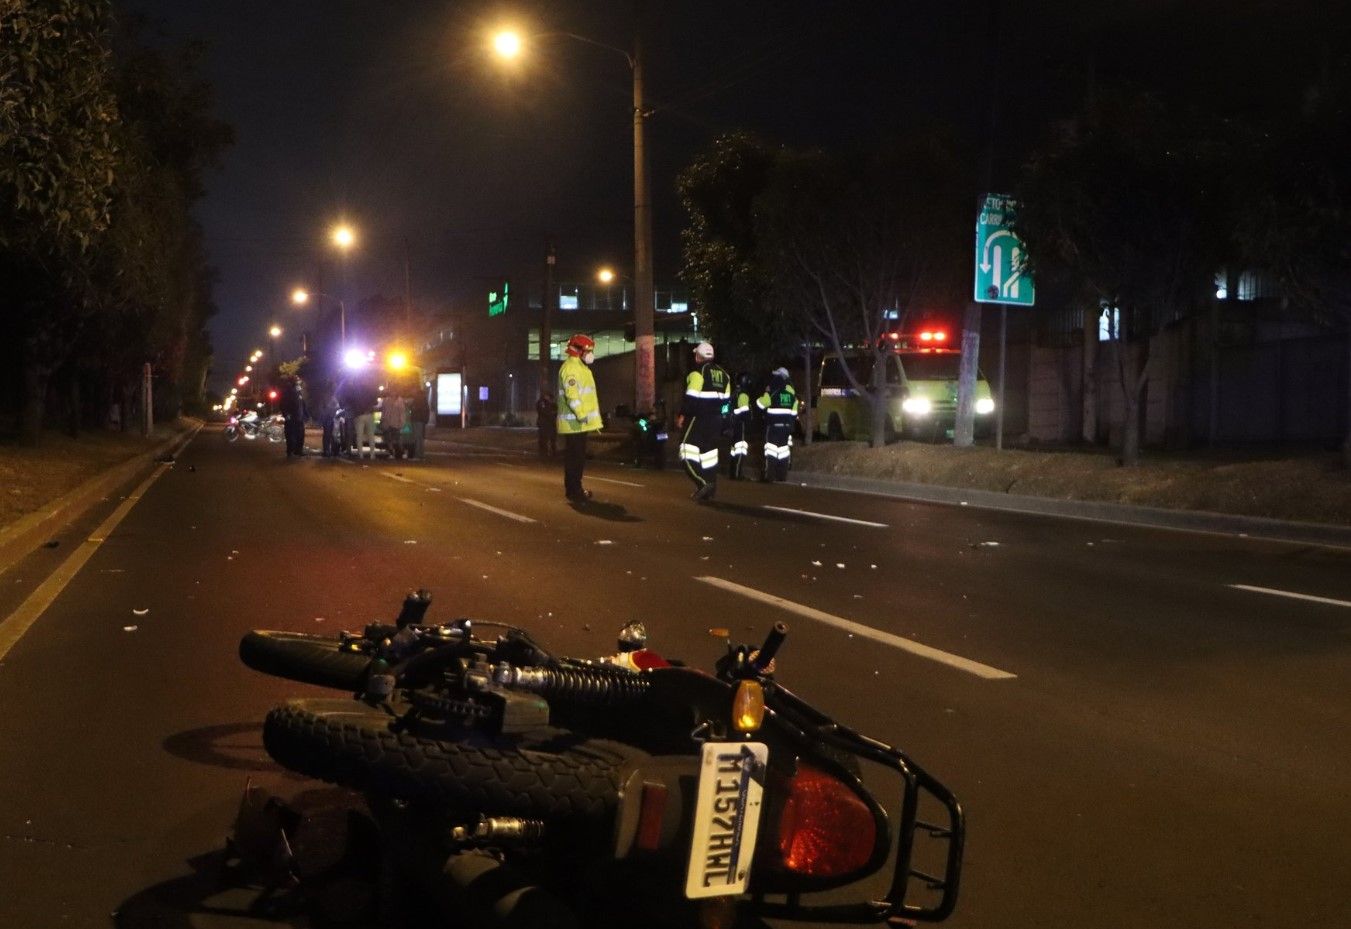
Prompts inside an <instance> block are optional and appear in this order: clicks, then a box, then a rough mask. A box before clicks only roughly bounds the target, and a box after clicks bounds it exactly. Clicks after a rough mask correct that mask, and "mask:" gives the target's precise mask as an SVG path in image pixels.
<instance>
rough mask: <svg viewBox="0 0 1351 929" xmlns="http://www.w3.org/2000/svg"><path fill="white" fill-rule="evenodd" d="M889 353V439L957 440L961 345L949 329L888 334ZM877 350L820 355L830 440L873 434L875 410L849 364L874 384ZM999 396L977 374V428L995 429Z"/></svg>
mask: <svg viewBox="0 0 1351 929" xmlns="http://www.w3.org/2000/svg"><path fill="white" fill-rule="evenodd" d="M884 338H885V340H886V342H887V344H888V346H889V351H887V352H886V353H885V354H884V355H882V356H881V363H882V364H884V365H886V385H887V388H886V407H887V409H886V415H885V417H884V419H883V422H882V428H883V429H884V430H885V436H884V438H885V441H887V442H894V441H896V440H897V439H898V438H902V437H904V438H907V439H917V440H920V441H927V442H933V441H937V440H938V439H942V438H949V439H950V438H952V433H953V429H954V427H955V425H956V422H957V381H958V377H959V372H960V369H961V361H962V353H961V349H960V348H958V347H956V346H955V345H954V344H953V339H952V337H951V335H950V334H949V332H948V331H947V330H946V329H942V328H936V327H928V328H924V329H921V330H919V331H917V332H914V333H908V334H907V333H899V332H890V333H887V334H886V335H885V336H884ZM874 357H876V356H875V355H874V353H872V352H867V351H858V352H851V353H847V354H846V355H844V356H841V355H839V354H838V353H835V352H830V353H828V354H826V356H825V357H824V358H822V359H821V371H820V378H819V380H818V382H817V384H818V387H817V395H816V422H817V423H819V424H820V425H819V427H818V428H820V429H821V430H822V431H823V432H824V433H825V435H826V437H827V438H828V439H848V440H853V441H868V440H871V438H872V408H871V407H870V406H869V404H868V401H867V398H866V397H864V396H862V395H860V394H859V393H858V391H856V390H855V389H854V386H853V385H852V384H851V383H850V382H849V377H848V375H847V373H846V365H848V367H849V369H850V370H852V371H853V373H854V376H855V377H856V378H857V380H858V381H859V383H860V384H862V385H863V386H864V387H868V386H870V385H871V383H872V365H873V359H874ZM994 409H995V404H994V395H993V394H992V393H991V391H990V383H989V381H987V380H986V379H985V376H984V375H983V374H981V373H980V372H979V371H978V372H977V375H976V392H975V414H976V415H975V430H976V434H977V435H984V434H987V433H988V432H990V431H991V429H992V428H993V422H994Z"/></svg>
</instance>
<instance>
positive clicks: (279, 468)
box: [0, 431, 1351, 929]
mask: <svg viewBox="0 0 1351 929" xmlns="http://www.w3.org/2000/svg"><path fill="white" fill-rule="evenodd" d="M162 472H163V473H161V474H160V475H159V478H158V480H156V481H155V482H154V483H152V484H150V485H149V486H148V487H145V488H143V493H142V494H141V495H140V498H139V499H138V500H137V501H135V503H134V505H133V506H132V507H131V508H130V510H129V512H128V513H127V514H126V516H125V519H123V520H122V521H121V522H120V523H119V524H118V525H117V526H116V527H115V528H112V529H111V530H110V531H106V534H104V533H105V530H106V529H107V527H106V526H105V525H104V521H105V520H106V519H107V518H108V517H109V515H110V514H111V513H112V512H113V510H114V509H115V508H116V507H117V506H118V505H119V504H121V503H123V502H124V501H121V500H118V499H109V500H108V501H106V502H105V504H104V505H103V507H102V508H101V509H100V510H99V511H96V512H93V513H91V514H89V516H88V517H87V518H86V519H84V520H82V521H81V523H80V524H78V525H76V526H73V527H71V529H70V530H69V531H68V532H67V533H65V534H64V535H63V536H61V537H60V539H59V540H58V541H59V542H60V543H61V544H60V545H58V546H57V547H56V548H43V549H39V550H37V551H36V552H35V553H34V554H33V555H32V556H30V557H29V558H28V559H27V560H25V561H24V562H23V563H21V564H19V565H17V566H16V567H15V568H13V569H12V570H10V571H9V572H7V573H6V574H4V575H0V618H3V617H10V618H9V619H4V620H3V623H2V624H0V634H2V633H3V632H4V630H5V628H6V627H8V628H9V629H11V630H12V629H13V628H14V623H15V619H14V617H16V616H18V617H19V618H20V619H22V618H23V614H24V613H25V610H26V611H27V614H34V612H35V608H34V607H33V605H32V604H33V603H34V600H33V598H34V597H39V598H41V596H42V594H43V591H42V590H40V589H39V586H40V585H41V584H42V583H43V582H44V580H45V579H47V578H49V577H51V576H52V573H53V572H55V571H59V569H60V568H61V566H62V565H63V564H67V565H69V562H68V561H67V559H69V558H71V557H72V556H73V555H75V554H80V553H81V552H83V554H84V555H88V556H89V557H88V560H87V562H85V563H84V564H83V566H82V567H81V568H80V570H79V571H78V572H76V573H74V574H73V576H72V577H71V578H70V580H69V583H68V584H67V585H66V586H64V587H63V588H61V589H60V590H59V592H55V582H48V586H47V588H46V593H47V594H49V595H50V594H52V593H55V596H54V599H53V600H52V602H51V604H50V606H49V607H47V608H46V609H45V611H43V612H41V613H40V614H37V615H36V616H35V617H34V616H33V615H29V618H30V619H34V621H33V622H32V625H31V628H29V629H28V631H27V633H26V634H25V635H23V636H22V638H21V639H19V641H18V642H17V643H16V644H15V645H14V646H13V648H12V649H11V650H9V651H8V653H7V654H5V655H3V656H2V657H0V706H2V707H3V712H0V926H13V927H33V929H41V927H48V926H51V927H56V926H108V925H111V924H113V921H114V918H113V916H112V914H114V913H118V914H120V918H119V919H117V921H116V924H117V925H122V926H137V927H142V926H145V927H149V926H154V927H168V929H176V927H180V926H181V927H187V926H193V927H202V926H213V927H215V926H219V927H243V926H267V925H288V926H289V925H292V923H291V922H288V921H286V920H285V919H284V918H281V917H270V918H265V917H261V916H260V917H258V918H253V917H251V916H249V915H248V914H246V913H245V912H244V911H243V909H242V908H243V907H245V906H247V905H248V903H249V901H250V899H252V898H251V897H249V896H248V895H246V894H243V893H242V892H240V891H235V890H221V889H220V887H219V886H218V885H217V883H216V876H217V871H218V868H219V863H220V862H219V858H220V856H219V852H220V849H221V847H222V840H223V838H224V836H225V834H226V831H227V829H228V827H229V825H230V822H231V820H232V818H233V814H234V811H235V808H236V806H237V804H238V801H239V797H240V792H241V790H242V788H243V786H244V784H245V781H246V779H247V778H250V777H251V778H253V779H254V781H255V782H257V783H262V784H264V785H268V786H272V787H276V788H278V789H283V790H291V791H294V790H296V789H299V788H301V787H303V786H304V783H303V782H302V781H300V780H298V779H296V778H293V777H291V776H290V775H288V774H287V773H286V772H283V771H281V770H280V769H278V768H276V767H275V766H274V765H272V764H271V763H270V762H269V760H268V759H267V757H266V755H265V754H264V753H263V751H262V748H261V744H260V724H261V720H262V718H263V716H264V714H265V713H266V711H267V709H268V708H269V707H270V706H272V705H273V704H275V703H276V702H278V701H280V700H281V699H282V698H284V697H286V696H290V695H295V694H298V693H300V692H302V691H304V690H305V689H306V688H304V687H302V686H301V685H294V684H289V683H287V682H284V681H280V680H275V679H271V678H267V677H264V676H262V675H258V674H256V673H254V672H251V671H249V670H248V669H246V668H244V667H243V666H242V665H241V664H240V663H239V662H238V660H237V658H236V645H237V642H238V640H239V637H240V636H241V635H242V634H243V633H244V632H245V631H247V630H248V629H251V628H257V627H263V628H292V629H299V630H304V631H320V632H325V631H328V632H334V631H336V630H338V629H340V628H356V627H359V626H360V625H362V624H363V623H364V622H366V621H368V620H370V619H372V618H390V617H392V615H393V614H394V612H395V611H396V610H397V606H398V603H399V601H400V599H401V596H402V594H403V592H404V591H405V590H407V589H409V588H413V587H418V586H425V587H428V588H430V589H432V591H433V592H434V594H435V597H436V600H435V603H434V605H433V612H434V615H436V616H440V617H442V618H449V617H451V616H456V615H469V616H476V617H483V618H496V619H503V620H508V621H511V622H514V623H517V624H520V625H524V626H527V627H528V628H530V629H531V630H532V631H534V632H535V633H537V634H538V635H539V636H540V637H541V638H542V639H543V640H544V641H546V642H547V643H548V644H549V645H551V646H552V647H553V648H554V649H555V650H557V651H559V652H561V653H565V654H575V655H596V654H601V653H605V652H608V651H610V650H612V647H613V642H614V633H615V631H616V630H617V629H618V627H619V626H620V625H621V624H622V623H623V622H625V621H627V620H630V619H634V618H638V619H642V620H643V621H645V622H646V623H647V625H648V628H649V630H650V633H651V643H652V645H653V647H655V648H656V649H658V650H659V651H663V652H665V653H667V654H670V655H673V656H679V657H683V658H685V659H686V660H689V661H691V662H697V663H701V664H703V665H705V666H708V665H711V663H712V661H713V660H714V659H715V658H716V657H717V655H718V653H719V650H720V649H721V647H722V646H721V644H720V643H719V642H718V640H715V639H713V638H711V637H710V636H709V635H708V631H707V630H708V628H709V627H712V626H726V627H729V628H731V629H732V631H733V635H734V636H738V637H741V638H744V639H747V640H752V639H758V638H760V637H761V636H762V635H763V633H764V631H766V630H767V629H768V627H769V625H770V624H771V623H772V622H773V621H775V620H777V619H786V620H787V622H788V623H789V624H790V626H791V628H792V632H791V634H790V638H789V641H788V644H787V645H786V646H785V649H784V651H783V652H782V653H781V656H780V659H779V669H778V676H779V678H780V679H781V680H783V681H784V682H785V683H787V684H788V685H789V686H790V687H792V688H793V689H795V690H796V691H797V692H798V693H800V694H802V695H803V696H806V697H808V698H810V699H812V700H813V701H814V702H816V703H817V704H818V705H820V706H821V707H822V708H823V709H825V710H826V711H827V712H830V713H832V714H835V715H836V716H837V717H838V718H839V719H840V720H841V721H843V722H845V723H847V724H849V725H852V726H854V727H856V728H858V729H861V730H862V731H864V732H865V733H867V734H869V735H872V736H874V737H876V738H878V739H881V740H883V741H886V742H890V743H893V744H896V745H899V746H901V747H902V748H904V749H905V750H906V751H907V752H908V753H909V754H910V755H912V756H913V757H914V758H915V759H916V760H918V761H919V762H920V763H921V764H922V765H924V766H925V767H926V768H927V769H928V770H929V771H930V772H932V773H933V774H934V775H936V776H937V777H938V778H939V779H940V780H942V781H944V782H945V783H946V784H947V785H948V786H949V787H951V788H952V789H953V790H954V791H955V792H956V793H957V795H958V797H959V798H960V799H961V800H962V802H963V804H964V807H965V809H966V812H967V816H968V820H969V827H968V828H969V833H968V848H967V856H966V869H965V875H964V887H963V891H962V897H961V901H960V903H959V906H958V910H957V913H956V915H955V916H954V917H953V918H952V919H951V920H950V921H949V922H948V924H947V925H951V926H960V927H984V929H994V927H1009V929H1012V927H1018V929H1024V927H1028V926H1085V927H1086V926H1093V927H1104V929H1106V927H1118V926H1119V927H1127V926H1129V927H1132V929H1136V927H1140V926H1149V927H1160V926H1183V927H1202V926H1226V927H1227V926H1244V925H1253V926H1259V925H1260V926H1262V927H1263V929H1276V927H1331V926H1336V925H1347V924H1348V923H1349V922H1351V894H1348V890H1347V877H1348V872H1347V861H1348V860H1351V854H1349V852H1351V839H1349V838H1348V835H1351V739H1348V732H1351V713H1349V712H1348V707H1351V696H1349V695H1348V694H1349V693H1351V688H1348V686H1347V682H1348V680H1351V673H1349V672H1351V659H1348V650H1349V649H1351V635H1349V634H1348V633H1351V570H1349V569H1351V552H1347V551H1339V550H1333V549H1325V548H1308V547H1303V548H1302V547H1295V546H1291V545H1286V544H1277V543H1266V542H1255V541H1251V540H1244V539H1226V538H1222V537H1217V536H1207V535H1193V534H1187V533H1180V532H1166V531H1156V530H1145V529H1129V528H1123V527H1119V526H1112V527H1104V526H1099V525H1095V524H1092V523H1086V522H1080V521H1060V520H1054V519H1047V518H1039V517H1032V516H1025V515H1017V514H1006V513H994V512H985V511H978V510H975V509H971V508H956V507H942V506H934V505H925V504H915V503H906V502H902V501H897V500H890V499H881V498H871V497H865V496H860V495H853V494H840V493H833V492H830V491H821V490H809V489H806V488H801V487H796V486H785V485H775V486H766V485H759V484H751V483H742V484H731V483H726V482H724V484H723V486H722V490H721V493H720V499H719V501H718V502H717V503H716V504H714V505H712V506H707V507H701V506H698V505H696V504H694V503H692V502H691V501H690V500H689V499H688V492H689V486H688V484H687V482H686V481H685V480H684V478H683V477H682V475H681V474H680V473H679V472H676V471H667V472H650V471H633V470H629V469H623V468H619V467H616V466H613V465H600V464H593V466H592V467H591V468H590V470H589V472H588V474H589V481H588V483H589V485H590V486H591V488H592V489H593V490H594V491H595V492H596V495H597V498H598V501H600V502H599V504H593V505H592V506H590V507H587V508H574V507H572V506H570V505H568V504H567V503H566V501H564V500H563V498H562V486H561V483H562V482H561V474H560V473H559V472H558V470H557V468H546V467H544V466H542V465H540V464H539V463H537V462H535V461H533V460H531V459H530V458H528V457H523V456H521V455H519V454H516V453H502V454H497V453H493V452H491V451H487V450H484V449H473V448H467V447H463V446H450V447H446V448H443V450H442V451H441V452H440V453H439V454H437V455H436V456H434V457H432V458H431V459H430V460H429V461H427V462H419V463H409V462H403V463H395V462H387V461H378V462H375V463H351V462H346V461H333V460H322V459H318V458H309V459H305V460H300V461H290V462H288V461H286V460H285V459H284V458H283V457H282V455H281V452H280V450H279V449H278V448H277V447H275V446H274V447H267V446H262V445H253V444H245V443H239V444H238V445H235V446H226V445H225V444H224V443H222V442H221V441H220V440H219V439H218V438H216V437H215V436H214V435H212V434H211V433H210V431H208V432H205V433H203V434H202V435H200V436H199V437H198V438H197V439H196V440H195V441H194V442H193V443H192V444H191V445H190V446H189V447H188V448H187V449H186V450H185V451H184V452H183V453H182V454H180V456H179V458H178V461H177V463H176V464H175V465H174V466H172V467H164V468H163V469H162ZM132 492H133V489H132V488H128V489H127V491H125V492H124V493H132ZM133 495H134V494H133ZM770 507H779V508H782V509H770ZM793 511H799V512H793ZM809 514H821V515H809ZM821 516H833V517H842V518H845V519H849V520H855V521H857V522H843V521H839V520H838V519H825V518H821ZM868 523H872V524H877V525H868ZM91 537H92V538H94V539H102V541H101V542H97V543H86V544H85V545H83V546H82V545H81V543H82V540H84V539H87V538H91ZM709 579H713V580H711V581H710V580H709ZM1234 585H1246V586H1247V587H1250V588H1262V589H1263V590H1252V589H1243V588H1240V587H1236V586H1234ZM1264 591H1280V592H1283V593H1272V592H1264ZM1290 594H1295V595H1302V596H1303V597H1312V598H1322V599H1321V600H1320V599H1300V598H1298V597H1295V596H1289V595H1290ZM766 597H769V598H780V599H781V600H784V601H789V602H790V604H792V605H791V606H787V607H785V606H784V605H783V604H782V603H776V602H773V601H771V600H767V599H765V598H766ZM25 603H27V604H28V606H26V607H25V606H24V604H25ZM785 610H789V611H790V612H788V613H787V615H785ZM804 610H806V611H808V612H810V611H812V610H814V611H818V612H817V613H816V614H812V615H804V613H803V611H804ZM821 613H824V614H829V616H832V617H836V618H839V619H843V620H848V621H851V622H853V623H857V624H861V625H862V626H865V627H867V629H866V630H864V629H858V628H854V629H853V630H852V631H851V630H850V629H847V628H843V627H838V626H836V625H832V624H831V623H830V622H829V621H826V620H825V619H823V618H822V617H821V616H820V614H821ZM869 630H871V632H870V631H869ZM0 637H2V635H0ZM884 802H885V801H884Z"/></svg>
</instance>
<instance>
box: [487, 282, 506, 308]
mask: <svg viewBox="0 0 1351 929" xmlns="http://www.w3.org/2000/svg"><path fill="white" fill-rule="evenodd" d="M510 288H511V285H510V284H503V285H502V299H501V300H499V299H497V293H496V292H494V293H490V294H488V315H489V316H501V315H502V314H503V313H505V312H506V311H507V298H508V296H509V291H510Z"/></svg>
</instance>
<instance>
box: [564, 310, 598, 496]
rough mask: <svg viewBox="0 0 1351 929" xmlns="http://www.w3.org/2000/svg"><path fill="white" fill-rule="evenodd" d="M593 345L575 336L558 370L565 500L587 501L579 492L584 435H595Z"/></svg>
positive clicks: (586, 492)
mask: <svg viewBox="0 0 1351 929" xmlns="http://www.w3.org/2000/svg"><path fill="white" fill-rule="evenodd" d="M595 351H596V343H595V340H593V339H592V338H591V336H589V335H582V334H581V333H578V334H577V335H574V336H573V337H572V338H570V339H568V347H567V355H568V357H567V358H566V359H564V361H563V366H562V367H561V368H559V369H558V434H559V435H561V436H562V437H563V492H564V494H566V495H567V498H568V499H569V500H576V501H579V502H580V501H585V500H590V499H591V491H589V490H584V489H583V488H582V471H583V469H585V467H586V435H587V433H589V432H599V431H600V428H601V420H600V400H599V399H598V398H597V397H596V379H595V378H594V377H592V376H591V368H590V365H591V363H592V362H593V361H595V360H596V356H595Z"/></svg>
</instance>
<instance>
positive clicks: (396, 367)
mask: <svg viewBox="0 0 1351 929" xmlns="http://www.w3.org/2000/svg"><path fill="white" fill-rule="evenodd" d="M385 365H386V366H387V367H388V368H389V370H391V371H402V370H403V369H404V368H406V367H408V356H407V355H406V354H404V353H403V352H390V353H389V357H388V358H386V359H385Z"/></svg>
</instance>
